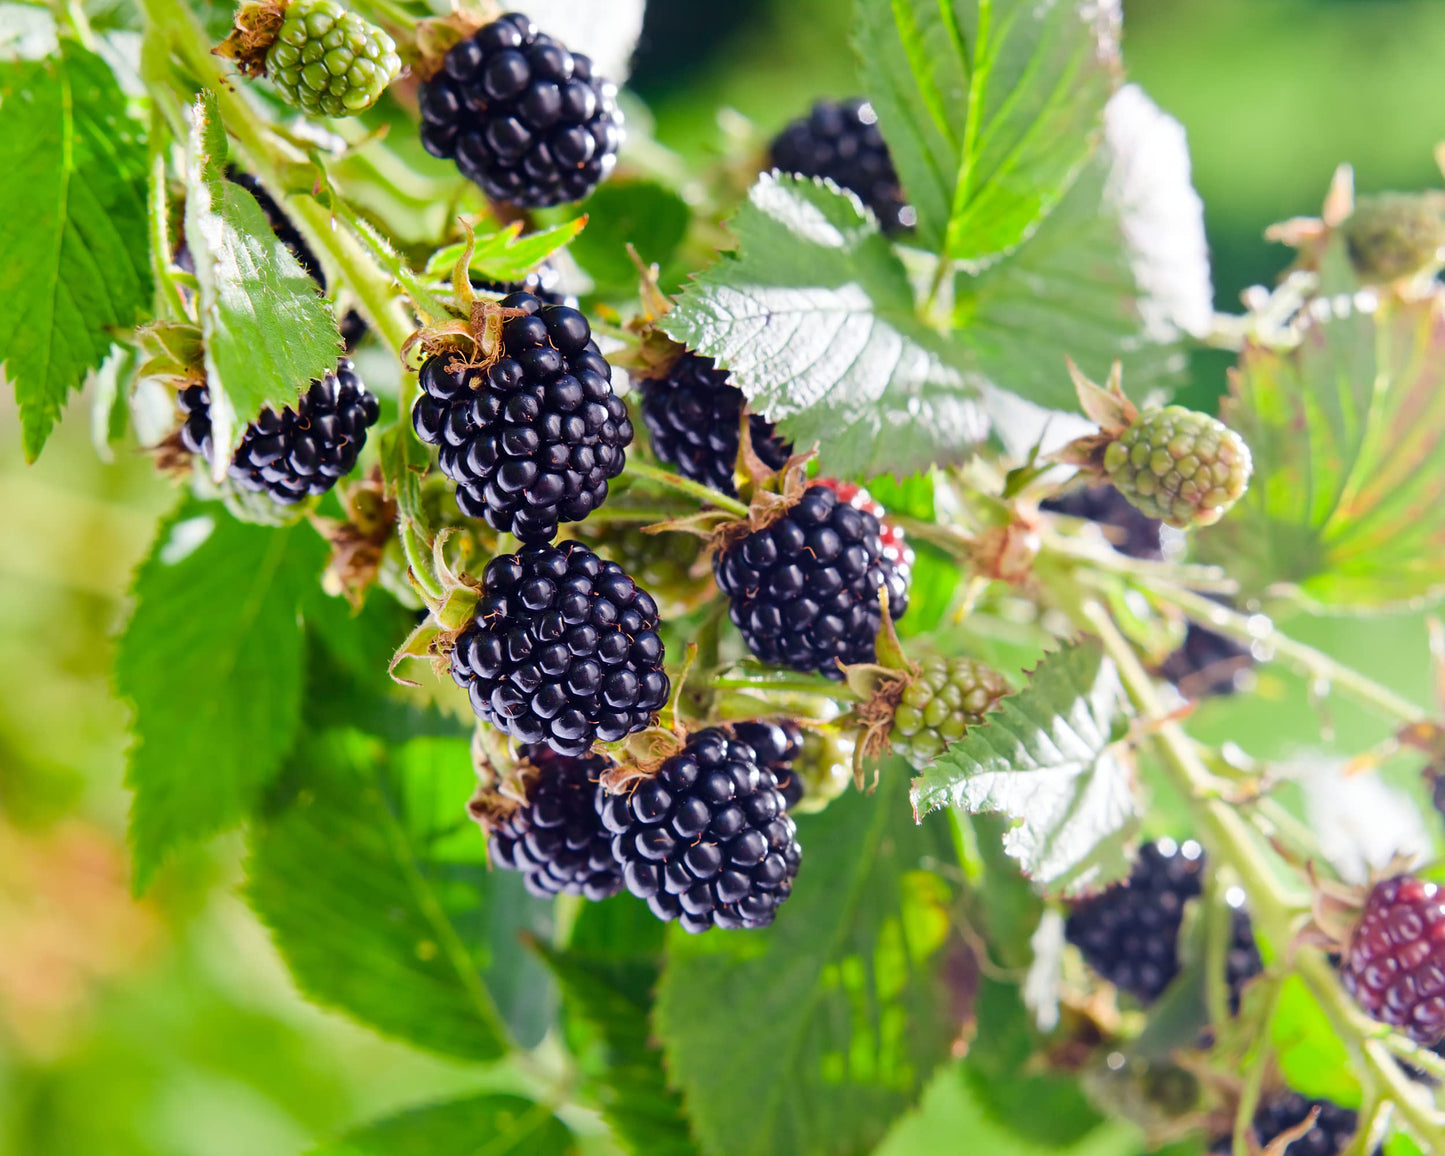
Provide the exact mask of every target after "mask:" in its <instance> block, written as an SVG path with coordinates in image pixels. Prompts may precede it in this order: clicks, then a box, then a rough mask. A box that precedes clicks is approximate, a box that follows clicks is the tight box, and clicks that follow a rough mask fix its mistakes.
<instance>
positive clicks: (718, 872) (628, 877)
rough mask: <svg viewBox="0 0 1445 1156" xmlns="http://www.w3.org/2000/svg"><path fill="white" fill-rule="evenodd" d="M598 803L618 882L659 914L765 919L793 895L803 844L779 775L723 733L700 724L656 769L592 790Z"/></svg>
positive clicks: (702, 920) (734, 924) (701, 921)
mask: <svg viewBox="0 0 1445 1156" xmlns="http://www.w3.org/2000/svg"><path fill="white" fill-rule="evenodd" d="M597 807H598V811H599V813H600V814H601V816H602V822H603V825H604V826H605V827H606V828H607V829H608V830H609V831H611V832H612V833H613V840H612V853H613V854H614V855H615V856H616V857H617V861H618V862H619V863H621V864H622V879H623V882H624V883H625V884H626V886H627V889H628V890H629V891H631V892H632V894H634V895H636V896H637V897H638V898H640V899H645V900H647V905H648V906H649V907H650V908H651V909H652V912H653V914H654V915H656V916H657V917H658V918H659V919H666V920H672V919H676V920H677V921H678V922H679V923H681V924H682V926H683V928H684V929H685V930H687V931H690V932H700V931H706V930H707V929H708V928H710V927H722V928H728V929H736V928H754V927H766V926H767V925H768V924H770V923H771V922H772V921H773V918H774V916H775V915H776V914H777V910H778V906H779V905H780V904H781V903H782V902H783V900H785V899H787V897H788V896H789V895H791V894H792V890H793V877H794V876H795V875H797V873H798V863H799V861H800V859H801V858H802V851H801V849H800V848H799V846H798V840H797V828H796V827H795V826H794V824H793V820H792V819H790V818H789V817H788V815H787V814H786V807H785V804H784V800H783V795H782V792H781V791H779V790H778V785H777V779H776V778H775V777H774V775H773V772H772V771H770V770H767V769H765V768H763V767H760V766H759V765H758V755H757V752H756V751H754V750H753V748H752V747H750V746H748V745H747V744H746V743H744V742H743V741H742V740H741V739H738V738H735V737H733V736H730V735H728V734H727V733H726V732H724V731H721V730H716V729H709V730H703V731H698V732H697V733H696V734H694V735H692V736H691V737H690V738H689V739H688V741H687V744H686V745H685V746H684V747H683V749H682V750H681V751H680V752H679V753H678V754H676V755H674V756H673V757H672V758H670V759H668V760H667V761H666V762H664V763H663V764H662V766H661V767H660V768H659V769H658V772H657V774H656V775H655V776H653V777H651V778H648V779H645V780H643V781H642V782H640V783H636V784H633V785H631V786H629V787H626V788H624V790H623V791H622V793H620V794H616V795H609V794H607V793H606V792H605V791H599V792H598V795H597Z"/></svg>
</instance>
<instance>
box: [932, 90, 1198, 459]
mask: <svg viewBox="0 0 1445 1156" xmlns="http://www.w3.org/2000/svg"><path fill="white" fill-rule="evenodd" d="M1105 127H1106V133H1105V141H1104V147H1102V148H1101V149H1100V150H1099V151H1098V152H1097V153H1096V154H1095V156H1094V158H1093V159H1092V160H1091V161H1090V162H1089V164H1088V166H1087V167H1086V168H1085V169H1084V171H1083V173H1082V174H1080V176H1079V179H1078V180H1077V181H1075V182H1074V184H1073V186H1072V188H1070V190H1069V192H1068V193H1067V194H1066V195H1065V197H1064V199H1063V200H1062V201H1061V202H1060V203H1059V205H1058V207H1057V208H1055V209H1054V211H1053V212H1052V213H1050V214H1049V216H1048V217H1047V218H1046V219H1045V220H1044V222H1043V223H1042V224H1041V225H1040V226H1039V228H1038V230H1037V232H1035V233H1034V234H1033V236H1032V237H1030V238H1029V240H1028V241H1027V243H1025V244H1023V245H1021V246H1020V247H1019V248H1017V249H1015V250H1014V251H1013V252H1011V253H1009V254H1007V255H1006V256H1004V257H1002V258H1000V259H999V260H997V261H995V262H993V263H991V264H989V265H988V266H986V267H985V268H983V269H982V270H975V271H971V272H960V273H959V274H958V276H957V278H956V280H955V285H954V311H953V323H954V325H955V326H956V327H957V336H958V340H959V341H960V342H961V343H962V344H963V345H965V346H967V347H968V348H969V349H970V350H971V351H972V353H973V355H974V356H975V358H976V359H977V365H978V368H979V370H980V371H981V372H982V373H983V374H984V375H985V376H986V377H987V378H988V379H989V380H990V381H991V382H993V383H994V384H995V385H997V386H999V387H1000V388H1001V389H1006V390H1008V391H1009V392H1011V393H1013V394H1017V395H1018V396H1020V397H1023V398H1026V399H1028V400H1029V401H1032V402H1035V403H1037V404H1038V405H1041V406H1044V407H1046V408H1047V409H1050V410H1058V411H1063V412H1065V413H1068V414H1071V415H1072V414H1076V413H1077V409H1078V401H1077V398H1076V397H1075V393H1074V386H1073V382H1072V381H1071V380H1070V377H1069V374H1068V372H1067V371H1066V369H1065V363H1064V359H1065V358H1066V357H1071V358H1073V359H1074V361H1075V362H1077V363H1078V364H1079V366H1080V367H1081V368H1082V369H1083V370H1084V371H1085V373H1087V374H1089V375H1091V376H1092V377H1094V378H1095V379H1096V380H1099V381H1102V380H1104V378H1105V377H1106V376H1107V375H1108V372H1109V365H1110V363H1111V362H1113V361H1114V360H1116V359H1119V360H1122V361H1123V362H1124V385H1125V387H1126V388H1127V389H1128V390H1129V392H1130V393H1131V394H1132V395H1133V396H1134V397H1136V398H1142V397H1144V396H1145V395H1146V394H1148V393H1149V392H1150V391H1151V390H1157V389H1159V388H1161V387H1168V388H1172V387H1173V386H1174V385H1175V384H1176V383H1177V381H1178V379H1179V378H1180V376H1181V374H1182V372H1183V370H1184V369H1185V368H1186V365H1185V356H1184V352H1183V350H1182V349H1181V348H1180V344H1179V338H1180V336H1181V334H1182V333H1188V334H1192V335H1196V336H1198V335H1202V334H1204V333H1206V332H1208V330H1209V328H1210V325H1211V323H1212V317H1213V310H1212V298H1213V291H1212V289H1211V287H1210V277H1209V255H1208V248H1207V245H1206V243H1205V238H1204V213H1203V205H1202V203H1201V202H1200V199H1199V195H1198V194H1197V193H1196V192H1195V191H1194V187H1193V185H1192V184H1191V182H1190V169H1189V148H1188V144H1187V142H1186V140H1185V137H1184V130H1183V129H1182V128H1181V127H1180V125H1179V124H1178V122H1176V121H1175V120H1173V119H1172V118H1171V117H1169V116H1167V115H1166V114H1164V113H1163V112H1161V111H1160V110H1159V109H1158V108H1157V107H1156V106H1155V105H1154V104H1153V102H1152V101H1150V100H1149V98H1148V97H1147V96H1145V95H1144V93H1143V92H1142V91H1141V90H1140V89H1139V88H1138V87H1136V86H1134V85H1128V86H1126V87H1124V88H1122V89H1120V90H1119V92H1117V93H1116V94H1115V95H1114V97H1113V99H1112V100H1111V101H1110V102H1109V105H1108V108H1107V110H1106V113H1105ZM995 417H996V425H997V427H998V429H999V432H1000V434H1001V435H1002V436H1003V437H1004V440H1005V441H1006V442H1008V444H1009V448H1010V449H1011V450H1012V451H1013V452H1015V453H1018V454H1020V455H1022V454H1023V453H1024V452H1026V451H1027V449H1028V447H1029V445H1030V444H1031V442H1032V441H1033V439H1034V438H1035V437H1037V436H1038V432H1039V431H1038V429H1037V428H1030V429H1028V430H1025V429H1023V428H1020V427H1019V424H1018V423H1017V422H1016V421H1012V422H1010V421H1005V420H1004V418H1003V416H1002V415H995ZM1059 425H1060V429H1061V431H1062V425H1063V423H1059ZM1068 436H1071V435H1070V434H1067V433H1066V434H1063V437H1064V438H1065V440H1067V437H1068ZM1019 443H1022V444H1019Z"/></svg>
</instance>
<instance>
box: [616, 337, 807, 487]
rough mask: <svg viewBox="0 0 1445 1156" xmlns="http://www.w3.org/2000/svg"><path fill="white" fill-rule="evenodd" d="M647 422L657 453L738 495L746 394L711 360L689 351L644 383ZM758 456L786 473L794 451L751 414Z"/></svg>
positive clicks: (694, 475)
mask: <svg viewBox="0 0 1445 1156" xmlns="http://www.w3.org/2000/svg"><path fill="white" fill-rule="evenodd" d="M641 392H642V420H643V421H644V422H645V423H646V424H647V432H648V434H649V435H650V437H651V441H652V450H653V452H654V453H655V454H657V456H658V458H659V459H660V460H661V461H664V462H667V463H669V464H670V465H673V466H676V467H677V471H678V473H680V474H682V476H683V477H685V478H691V479H692V480H693V481H695V482H701V483H702V484H703V485H705V486H711V487H712V488H713V489H715V490H718V491H720V492H721V493H724V494H734V495H735V494H736V493H737V492H738V491H737V485H736V484H735V483H734V481H733V469H734V467H735V465H736V463H737V458H738V438H739V436H740V426H741V424H742V416H743V406H744V405H745V404H746V403H745V400H744V398H743V392H742V390H740V389H738V387H737V386H735V385H731V384H729V382H728V374H727V370H725V369H718V368H717V367H716V366H715V365H714V363H713V359H712V358H711V357H703V356H701V355H700V354H696V353H684V354H683V355H682V356H681V357H679V358H678V359H677V360H676V361H674V362H673V363H672V364H671V365H670V366H668V368H667V372H666V373H664V374H662V375H661V376H658V377H644V378H643V379H642V381H641ZM748 427H749V429H750V431H751V435H752V443H753V452H754V453H756V454H757V455H758V457H759V458H761V459H762V461H763V464H764V465H766V466H768V467H769V468H770V469H774V470H780V469H782V468H783V465H784V464H785V463H786V462H787V460H788V457H789V455H790V454H791V453H792V452H793V447H792V446H791V445H789V444H788V443H787V442H785V441H783V439H782V438H780V437H778V435H777V433H776V432H775V431H774V429H773V426H772V423H771V422H769V421H767V420H766V419H764V418H762V417H759V416H758V415H757V414H750V415H749V416H748Z"/></svg>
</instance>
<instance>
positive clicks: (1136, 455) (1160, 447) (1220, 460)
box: [1104, 405, 1252, 529]
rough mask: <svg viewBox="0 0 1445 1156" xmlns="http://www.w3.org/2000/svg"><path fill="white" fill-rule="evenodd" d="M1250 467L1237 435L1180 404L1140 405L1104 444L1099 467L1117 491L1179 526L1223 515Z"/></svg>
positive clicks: (1245, 483) (1244, 486)
mask: <svg viewBox="0 0 1445 1156" xmlns="http://www.w3.org/2000/svg"><path fill="white" fill-rule="evenodd" d="M1251 469H1252V461H1251V458H1250V454H1249V447H1248V446H1247V445H1245V444H1244V439H1243V438H1241V437H1240V436H1239V435H1238V434H1237V433H1235V432H1234V431H1233V430H1232V429H1230V428H1229V427H1228V426H1227V425H1225V424H1224V423H1223V422H1221V421H1219V420H1218V419H1216V418H1212V417H1210V416H1209V415H1208V414H1205V413H1199V412H1197V411H1195V410H1192V409H1185V408H1184V407H1183V406H1182V405H1169V406H1165V407H1164V408H1163V409H1145V410H1143V411H1141V412H1140V413H1139V415H1138V417H1137V418H1135V420H1134V421H1133V422H1132V423H1130V425H1129V427H1128V428H1127V429H1125V430H1124V431H1123V433H1121V434H1120V435H1119V436H1118V438H1117V439H1116V440H1114V441H1112V442H1110V443H1109V445H1108V448H1107V449H1105V450H1104V471H1105V472H1106V473H1107V474H1108V476H1109V481H1111V482H1113V483H1114V485H1115V487H1116V488H1117V489H1118V490H1119V492H1120V493H1121V494H1123V495H1124V497H1125V498H1127V499H1128V500H1129V501H1130V502H1131V503H1133V505H1134V506H1135V507H1136V508H1137V509H1139V510H1141V511H1142V512H1143V513H1145V514H1148V515H1149V517H1151V518H1158V519H1160V520H1161V521H1164V522H1167V523H1168V524H1169V525H1171V526H1178V527H1179V528H1180V529H1184V528H1186V527H1189V526H1208V525H1211V524H1212V523H1214V522H1217V521H1219V519H1220V518H1222V517H1224V514H1225V512H1226V511H1227V510H1228V509H1229V508H1230V507H1231V506H1233V505H1234V503H1235V502H1237V501H1238V500H1239V499H1240V497H1241V496H1243V494H1244V491H1245V490H1246V489H1247V488H1248V486H1249V475H1250V471H1251Z"/></svg>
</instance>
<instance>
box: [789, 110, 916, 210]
mask: <svg viewBox="0 0 1445 1156" xmlns="http://www.w3.org/2000/svg"><path fill="white" fill-rule="evenodd" d="M772 162H773V167H774V168H776V169H781V170H782V171H783V172H785V173H797V174H799V175H800V176H804V177H827V178H829V179H830V180H832V181H833V183H834V184H836V185H838V186H840V187H841V188H845V189H849V190H851V191H853V192H855V193H857V194H858V198H859V199H860V200H861V201H862V202H863V203H864V204H865V205H867V206H868V207H869V208H870V209H872V210H873V214H874V216H876V217H877V218H878V222H879V224H880V225H882V227H883V231H884V232H885V233H899V232H904V231H906V230H907V229H910V228H912V226H913V225H914V224H916V223H917V215H916V214H915V213H914V211H913V209H912V208H911V207H910V206H909V205H908V204H907V202H905V201H904V199H903V189H902V188H901V187H900V186H899V184H898V174H897V172H895V171H894V168H893V158H892V157H890V156H889V155H888V146H887V145H886V144H884V143H883V134H882V133H881V132H879V131H878V114H877V113H875V112H874V111H873V106H872V105H871V104H869V103H868V102H867V101H866V100H861V99H855V100H846V101H842V102H837V101H832V100H820V101H818V103H817V104H815V105H813V109H812V111H811V112H810V113H809V114H808V115H807V116H805V117H802V118H801V119H799V120H795V121H793V122H792V123H791V124H790V125H788V127H787V128H785V129H783V131H782V132H781V133H779V134H778V136H777V137H776V138H775V139H774V140H773V143H772Z"/></svg>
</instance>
